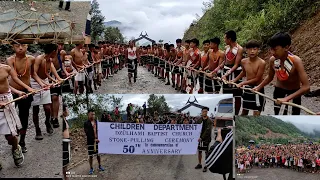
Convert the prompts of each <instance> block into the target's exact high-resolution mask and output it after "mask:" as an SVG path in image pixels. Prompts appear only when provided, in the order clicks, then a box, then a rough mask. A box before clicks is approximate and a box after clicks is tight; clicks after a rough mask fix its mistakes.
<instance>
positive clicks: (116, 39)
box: [104, 27, 124, 43]
mask: <svg viewBox="0 0 320 180" xmlns="http://www.w3.org/2000/svg"><path fill="white" fill-rule="evenodd" d="M104 40H105V41H109V42H111V43H124V37H123V35H122V33H121V32H120V30H119V28H118V27H106V28H105V30H104Z"/></svg>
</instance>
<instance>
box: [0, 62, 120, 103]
mask: <svg viewBox="0 0 320 180" xmlns="http://www.w3.org/2000/svg"><path fill="white" fill-rule="evenodd" d="M113 57H116V56H112V57H107V58H106V59H102V60H101V61H98V62H94V63H91V64H90V65H88V66H86V67H85V68H82V69H80V70H79V71H83V70H85V69H87V68H89V67H92V66H93V65H95V64H98V63H100V62H103V61H105V60H108V59H111V58H113ZM75 75H77V73H74V72H73V73H71V75H70V76H68V77H67V78H65V79H63V80H62V81H60V82H57V83H55V84H53V85H51V86H50V88H53V87H55V86H58V85H61V84H62V83H64V82H65V81H66V80H68V79H71V78H72V77H74V76H75ZM50 88H49V89H50ZM49 89H48V87H45V88H41V89H37V90H35V91H33V92H30V93H28V94H26V95H23V96H20V97H18V98H16V99H13V100H12V101H9V102H7V103H5V104H4V105H3V106H1V107H0V108H3V107H4V106H7V105H9V104H11V103H13V102H16V101H18V100H20V99H24V98H26V97H28V96H30V95H33V94H36V93H38V92H41V91H44V90H49Z"/></svg>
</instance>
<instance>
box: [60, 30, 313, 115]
mask: <svg viewBox="0 0 320 180" xmlns="http://www.w3.org/2000/svg"><path fill="white" fill-rule="evenodd" d="M236 40H237V35H236V32H235V31H232V30H230V31H227V32H226V33H225V37H224V41H225V43H226V45H227V46H226V49H225V50H221V49H219V46H220V41H221V40H220V38H218V37H215V38H213V39H211V40H205V41H203V49H202V51H201V50H200V49H199V40H198V39H191V40H186V41H185V42H184V46H182V40H181V39H177V40H176V47H175V45H174V44H168V43H165V44H164V45H162V44H153V45H149V46H142V47H136V46H135V41H134V40H132V41H130V42H129V44H128V45H126V44H117V43H110V42H105V41H100V42H98V45H95V44H89V45H83V44H76V48H75V49H74V50H72V51H71V52H70V55H71V56H68V55H64V57H65V58H62V59H64V60H71V62H72V64H71V65H69V66H71V67H73V68H70V70H71V71H72V70H73V69H76V70H73V72H75V73H77V75H76V77H75V78H74V82H70V87H71V88H73V92H74V93H75V94H77V93H83V92H84V89H86V91H87V92H89V93H92V92H93V90H92V83H93V85H94V88H95V89H97V87H99V86H100V85H101V81H102V80H103V79H107V78H109V77H112V76H113V74H115V73H117V72H118V71H119V70H121V69H123V68H124V67H125V66H126V67H127V69H128V80H129V84H130V85H132V81H133V82H134V83H135V82H136V81H137V76H138V66H144V67H146V68H147V69H148V71H150V72H151V73H152V74H154V76H156V77H158V78H159V79H162V80H163V81H164V82H166V84H165V85H172V87H173V88H175V89H176V90H177V91H179V92H182V93H193V92H195V91H197V93H209V94H211V93H223V94H233V96H234V98H235V114H236V115H239V114H240V109H241V107H242V113H241V115H248V114H249V111H253V114H254V115H260V114H261V112H262V111H263V110H264V106H265V102H266V100H265V97H263V96H261V95H257V94H256V93H255V92H260V93H262V94H264V87H265V86H266V85H268V84H270V83H271V81H272V80H273V79H274V77H276V82H275V89H274V93H273V98H274V99H276V102H275V103H274V114H275V115H279V114H283V115H287V114H292V115H299V114H300V112H301V109H300V108H298V107H293V106H288V105H283V104H282V103H283V102H293V103H295V104H298V105H301V96H302V95H303V94H306V93H308V92H309V90H310V85H309V81H308V77H307V74H306V72H305V70H304V67H303V63H302V61H301V59H300V58H299V57H298V56H296V55H293V54H292V53H291V52H290V51H289V48H290V45H291V37H290V35H289V34H288V33H282V32H280V33H277V34H275V35H274V36H273V37H271V38H270V40H269V42H268V44H269V46H270V48H271V52H272V54H273V56H272V57H271V58H270V62H271V63H270V67H269V68H268V67H266V63H265V60H263V59H261V58H260V57H259V53H260V48H261V43H260V42H258V41H256V40H250V41H249V42H247V43H246V45H245V48H243V47H241V46H240V45H239V44H238V43H237V41H236ZM67 63H69V62H68V61H67ZM92 63H95V64H94V66H90V65H91V64H92ZM75 67H77V68H78V67H81V68H86V69H85V70H82V71H78V70H77V68H75ZM265 69H269V73H268V76H267V77H264V76H263V74H264V71H265ZM224 80H227V82H228V83H237V85H232V84H228V83H223V81H224ZM225 82H226V81H225ZM73 83H74V87H73ZM197 85H199V89H197V87H198V86H197ZM243 88H247V89H243ZM248 88H249V89H248ZM250 89H251V90H250Z"/></svg>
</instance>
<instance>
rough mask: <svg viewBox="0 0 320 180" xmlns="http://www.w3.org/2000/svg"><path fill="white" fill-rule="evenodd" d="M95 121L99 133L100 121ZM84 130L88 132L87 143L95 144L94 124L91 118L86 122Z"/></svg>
mask: <svg viewBox="0 0 320 180" xmlns="http://www.w3.org/2000/svg"><path fill="white" fill-rule="evenodd" d="M95 123H96V128H97V135H98V123H97V121H95ZM84 131H85V132H86V136H87V145H92V144H94V141H95V136H94V130H93V126H92V124H91V121H90V120H88V121H86V122H85V123H84Z"/></svg>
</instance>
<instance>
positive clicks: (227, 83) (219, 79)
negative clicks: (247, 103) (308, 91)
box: [145, 55, 317, 115]
mask: <svg viewBox="0 0 320 180" xmlns="http://www.w3.org/2000/svg"><path fill="white" fill-rule="evenodd" d="M145 57H157V56H154V55H152V56H151V55H148V56H145ZM157 58H158V59H160V60H161V61H164V62H165V63H166V64H169V65H171V66H172V67H171V71H170V72H172V70H173V69H174V68H173V67H181V68H185V69H187V70H190V71H191V72H197V73H203V74H204V76H205V78H204V79H210V80H217V81H220V82H222V83H224V84H226V85H234V86H236V87H237V88H240V89H242V90H247V91H251V92H253V93H255V94H258V95H260V96H263V97H265V98H267V99H269V100H271V101H273V102H278V101H277V100H276V99H274V98H272V97H270V96H268V95H266V94H263V93H260V92H258V91H255V90H253V89H252V88H246V87H238V84H237V83H235V82H231V81H227V80H224V79H222V78H220V77H212V78H210V77H209V76H207V72H205V71H201V70H196V69H191V68H190V67H187V66H183V65H175V64H173V63H172V62H170V61H167V60H165V59H162V58H160V57H157ZM281 104H284V105H288V106H292V107H297V108H300V109H302V110H304V111H305V112H307V113H308V114H311V115H317V113H315V112H313V111H311V110H310V109H308V108H306V107H304V106H302V105H299V104H295V103H292V102H282V103H281Z"/></svg>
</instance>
